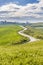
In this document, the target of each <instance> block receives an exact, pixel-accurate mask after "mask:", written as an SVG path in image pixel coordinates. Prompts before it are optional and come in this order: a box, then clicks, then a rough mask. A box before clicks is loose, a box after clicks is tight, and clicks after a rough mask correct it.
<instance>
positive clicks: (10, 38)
mask: <svg viewBox="0 0 43 65" xmlns="http://www.w3.org/2000/svg"><path fill="white" fill-rule="evenodd" d="M20 30H22V28H20V26H18V25H1V26H0V45H5V44H7V45H11V44H12V45H13V44H17V43H18V44H19V43H23V42H26V41H28V39H27V38H25V37H23V36H21V35H19V34H18V31H20Z"/></svg>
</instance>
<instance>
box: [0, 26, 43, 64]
mask: <svg viewBox="0 0 43 65" xmlns="http://www.w3.org/2000/svg"><path fill="white" fill-rule="evenodd" d="M20 30H22V28H20V27H19V26H18V25H15V26H14V25H9V26H8V25H7V26H0V36H1V38H0V42H1V43H0V65H43V40H40V41H36V42H31V43H30V42H28V43H25V44H21V43H23V41H24V40H25V39H26V38H25V37H23V36H21V35H19V34H18V33H17V32H18V31H20ZM18 38H19V39H18ZM1 39H2V40H1ZM8 39H10V40H8ZM11 40H12V42H13V41H14V42H17V43H18V44H17V45H15V43H14V44H11ZM21 40H22V41H21ZM26 40H27V39H26ZM7 41H8V42H9V43H7ZM20 41H21V42H20ZM3 42H4V43H3ZM5 42H6V43H5ZM19 43H20V44H19Z"/></svg>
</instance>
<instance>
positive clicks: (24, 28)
mask: <svg viewBox="0 0 43 65" xmlns="http://www.w3.org/2000/svg"><path fill="white" fill-rule="evenodd" d="M20 27H22V28H23V30H22V31H19V32H18V33H19V34H20V35H22V36H24V37H27V38H29V39H30V42H34V41H37V40H38V39H36V38H34V37H32V36H30V35H27V34H25V33H23V32H24V31H25V30H27V28H26V27H24V26H20Z"/></svg>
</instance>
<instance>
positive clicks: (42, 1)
mask: <svg viewBox="0 0 43 65" xmlns="http://www.w3.org/2000/svg"><path fill="white" fill-rule="evenodd" d="M2 20H7V21H13V22H14V21H17V22H26V21H29V22H43V0H0V21H2Z"/></svg>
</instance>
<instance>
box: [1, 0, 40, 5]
mask: <svg viewBox="0 0 43 65" xmlns="http://www.w3.org/2000/svg"><path fill="white" fill-rule="evenodd" d="M9 2H14V3H18V4H19V5H26V4H28V3H38V2H39V1H37V0H0V5H4V4H6V3H9Z"/></svg>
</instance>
